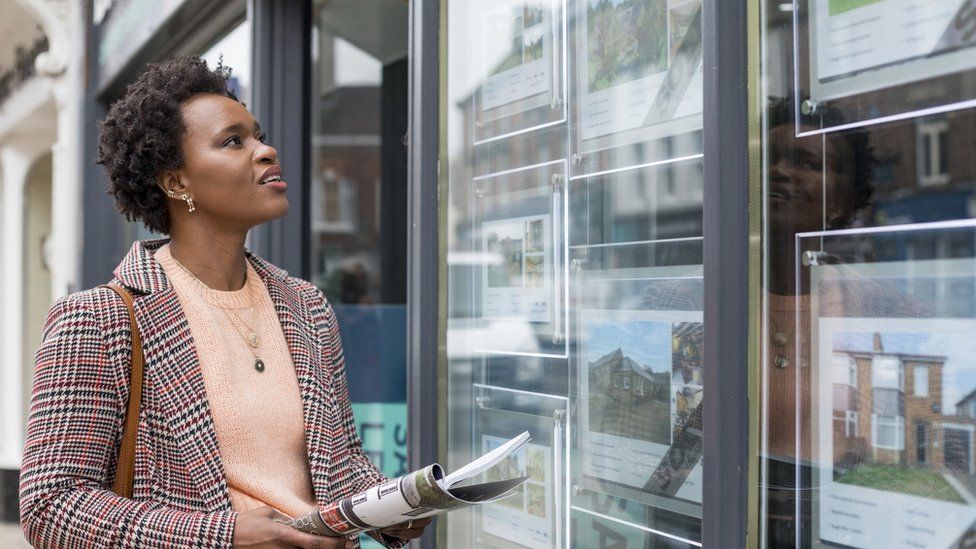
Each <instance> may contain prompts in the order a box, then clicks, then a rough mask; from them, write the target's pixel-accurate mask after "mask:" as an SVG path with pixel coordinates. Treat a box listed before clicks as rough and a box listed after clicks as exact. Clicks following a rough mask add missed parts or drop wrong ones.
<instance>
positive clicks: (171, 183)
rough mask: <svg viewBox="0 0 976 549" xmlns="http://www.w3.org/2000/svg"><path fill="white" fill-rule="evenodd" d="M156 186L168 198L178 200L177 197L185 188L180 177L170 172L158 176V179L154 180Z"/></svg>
mask: <svg viewBox="0 0 976 549" xmlns="http://www.w3.org/2000/svg"><path fill="white" fill-rule="evenodd" d="M156 186H158V187H159V188H160V189H162V191H163V193H164V194H166V195H167V196H170V197H176V198H179V195H180V194H182V193H183V192H185V191H186V187H185V186H184V185H183V183H182V181H180V176H179V175H177V174H176V172H172V171H166V172H163V173H161V174H159V177H157V178H156Z"/></svg>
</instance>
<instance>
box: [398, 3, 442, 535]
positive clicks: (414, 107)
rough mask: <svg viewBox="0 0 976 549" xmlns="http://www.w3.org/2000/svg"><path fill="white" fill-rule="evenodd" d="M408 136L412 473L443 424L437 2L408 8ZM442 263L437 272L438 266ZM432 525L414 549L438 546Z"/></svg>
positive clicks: (429, 454) (430, 454)
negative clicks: (440, 398)
mask: <svg viewBox="0 0 976 549" xmlns="http://www.w3.org/2000/svg"><path fill="white" fill-rule="evenodd" d="M409 10H410V12H409V21H410V29H409V38H408V48H409V50H408V56H407V57H408V64H409V76H408V84H407V87H408V88H407V89H408V96H409V107H408V110H409V114H408V116H409V120H408V127H409V130H408V133H407V146H408V150H407V161H408V176H407V177H408V181H407V192H408V196H407V208H408V212H407V215H408V225H409V229H408V235H407V247H408V249H407V456H408V461H409V465H410V468H411V470H413V469H416V468H419V467H423V466H424V465H427V464H429V463H432V462H434V461H437V460H438V458H439V456H440V437H439V436H438V435H439V433H440V432H441V423H442V421H443V420H444V418H445V417H446V416H445V414H442V413H440V412H441V411H442V408H443V404H444V403H442V402H440V400H439V398H438V396H439V394H440V392H441V391H440V385H441V384H440V383H439V382H440V381H446V374H445V373H444V368H445V365H444V364H442V361H441V360H440V359H441V356H440V348H441V342H442V341H444V334H443V332H442V330H443V326H440V317H441V306H442V304H443V301H444V300H442V299H441V295H440V290H441V289H440V280H442V279H443V278H444V274H443V273H444V269H445V263H444V260H443V258H442V257H441V254H440V250H441V240H442V238H441V237H442V235H441V229H440V227H441V220H440V216H441V215H442V212H440V211H439V209H440V208H439V203H438V197H439V195H440V194H439V191H440V185H441V183H440V169H439V156H440V136H441V125H440V121H441V116H440V114H441V113H440V97H441V82H440V61H441V58H440V55H441V52H440V45H441V40H440V30H441V19H440V18H441V13H440V6H439V0H412V1H411V2H410V7H409ZM435 266H436V268H434V267H435ZM434 532H436V530H435V529H434V528H429V529H428V533H427V534H425V535H424V536H423V537H422V538H421V539H419V540H417V541H414V542H412V545H413V546H414V547H421V548H424V549H432V548H434V547H436V545H437V540H436V539H435V535H436V534H435V533H434Z"/></svg>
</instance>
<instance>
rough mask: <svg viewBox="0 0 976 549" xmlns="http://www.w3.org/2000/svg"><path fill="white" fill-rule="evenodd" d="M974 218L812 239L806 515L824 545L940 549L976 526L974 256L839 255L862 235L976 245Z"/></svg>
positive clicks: (808, 257)
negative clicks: (897, 258) (874, 258)
mask: <svg viewBox="0 0 976 549" xmlns="http://www.w3.org/2000/svg"><path fill="white" fill-rule="evenodd" d="M968 224H969V226H968V227H966V226H963V227H959V226H956V227H952V226H950V227H945V224H934V225H930V226H924V225H920V226H915V227H913V228H911V229H906V230H900V231H880V230H874V231H867V232H858V231H852V232H851V233H852V234H848V235H837V234H823V233H809V234H805V235H800V238H801V239H802V240H808V239H809V240H812V241H816V242H817V244H816V245H811V246H810V247H811V248H814V250H809V251H805V252H804V253H803V255H802V256H801V257H800V258H798V260H799V261H801V268H806V269H809V271H810V273H809V281H810V282H809V287H810V290H809V295H810V309H809V313H808V314H809V317H810V318H809V321H808V322H809V329H810V342H811V344H810V359H809V363H810V366H811V372H810V378H809V381H808V383H809V385H808V389H807V390H805V391H804V393H805V394H804V395H803V397H804V398H805V399H808V400H809V401H810V403H809V407H810V410H811V413H810V420H809V431H808V432H807V433H806V434H807V436H805V437H804V439H803V440H802V441H801V448H804V449H808V450H806V452H807V453H808V455H810V457H811V460H810V468H811V471H810V473H811V485H812V486H813V487H814V488H816V489H815V490H813V492H812V493H813V497H812V498H811V501H809V503H808V504H807V502H802V501H801V506H800V509H799V512H800V513H801V516H805V515H809V516H810V524H811V532H812V534H813V540H814V541H819V542H820V543H822V544H825V545H828V546H834V545H841V546H845V547H873V546H875V545H876V544H885V545H894V546H897V545H902V544H905V543H906V542H911V545H912V546H915V547H933V548H934V547H949V546H957V545H958V544H959V543H960V542H961V541H962V540H966V539H971V537H972V536H973V535H974V532H976V497H974V496H973V495H972V489H973V488H972V487H973V486H974V485H976V469H974V467H973V448H974V445H973V432H974V429H976V423H974V422H973V417H972V414H971V412H972V409H971V408H972V406H970V405H969V402H970V401H971V400H974V399H973V396H972V393H973V391H974V390H976V368H974V363H973V357H974V356H976V347H974V343H973V337H972V336H973V334H976V314H974V313H976V307H974V305H976V303H974V297H976V296H974V293H973V288H974V287H976V258H974V257H973V256H972V254H961V255H958V256H946V257H942V258H939V259H930V260H908V261H870V260H865V261H861V262H844V261H842V259H841V257H842V256H841V255H839V254H838V253H834V252H835V251H837V252H839V253H841V254H842V253H844V252H846V250H847V249H849V248H850V244H849V241H850V240H851V239H858V240H861V245H862V246H873V245H874V244H875V241H878V242H885V241H886V242H887V243H888V244H889V245H890V244H892V243H896V244H897V243H899V242H903V241H904V240H905V239H906V238H913V237H915V236H916V235H918V234H927V235H928V236H930V237H931V238H933V239H936V240H952V239H955V238H958V237H966V238H968V239H974V238H976V229H974V227H976V223H971V222H970V223H968ZM940 225H941V226H940ZM803 264H805V266H804V265H803ZM932 289H936V291H935V292H931V290H932ZM933 294H934V295H933ZM804 504H807V505H808V507H809V508H804ZM893 517H899V519H898V520H892V518H893Z"/></svg>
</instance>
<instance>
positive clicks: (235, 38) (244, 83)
mask: <svg viewBox="0 0 976 549" xmlns="http://www.w3.org/2000/svg"><path fill="white" fill-rule="evenodd" d="M200 57H202V58H203V59H204V60H206V61H207V65H208V66H209V67H210V68H214V67H216V66H217V65H218V64H219V63H222V64H223V65H224V66H225V67H230V68H231V69H232V72H231V75H230V80H228V82H227V87H228V88H230V89H231V90H232V91H233V92H234V93H235V94H237V98H238V99H240V100H241V101H243V102H244V103H245V104H248V105H250V104H251V22H250V20H245V21H243V22H242V23H241V24H239V25H237V26H236V27H234V28H233V29H232V30H231V31H230V32H228V33H227V34H226V35H224V37H223V38H221V39H220V40H218V41H217V42H216V43H214V44H213V45H212V46H210V47H209V48H207V50H206V51H204V52H201V53H200Z"/></svg>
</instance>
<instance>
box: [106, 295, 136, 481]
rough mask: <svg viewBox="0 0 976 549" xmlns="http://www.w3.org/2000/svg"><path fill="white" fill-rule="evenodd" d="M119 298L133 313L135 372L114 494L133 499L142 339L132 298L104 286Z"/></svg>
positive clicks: (133, 370)
mask: <svg viewBox="0 0 976 549" xmlns="http://www.w3.org/2000/svg"><path fill="white" fill-rule="evenodd" d="M102 286H103V287H105V288H110V289H111V290H113V291H114V292H115V293H117V294H119V297H121V298H122V301H124V302H125V306H126V308H127V309H128V310H129V326H130V328H131V331H132V369H131V370H130V372H129V405H128V407H127V408H126V411H125V427H124V428H123V430H122V446H121V447H120V448H119V459H118V465H116V468H115V484H114V486H113V487H112V491H113V492H115V493H116V494H118V495H120V496H122V497H124V498H131V497H132V483H133V480H134V478H135V467H136V435H137V434H138V433H139V409H140V407H141V406H142V370H143V356H142V337H140V335H139V326H138V325H137V324H136V313H135V309H134V308H133V302H134V300H133V298H132V295H131V294H130V293H129V292H128V291H126V290H125V288H122V287H121V286H117V285H115V284H102Z"/></svg>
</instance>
